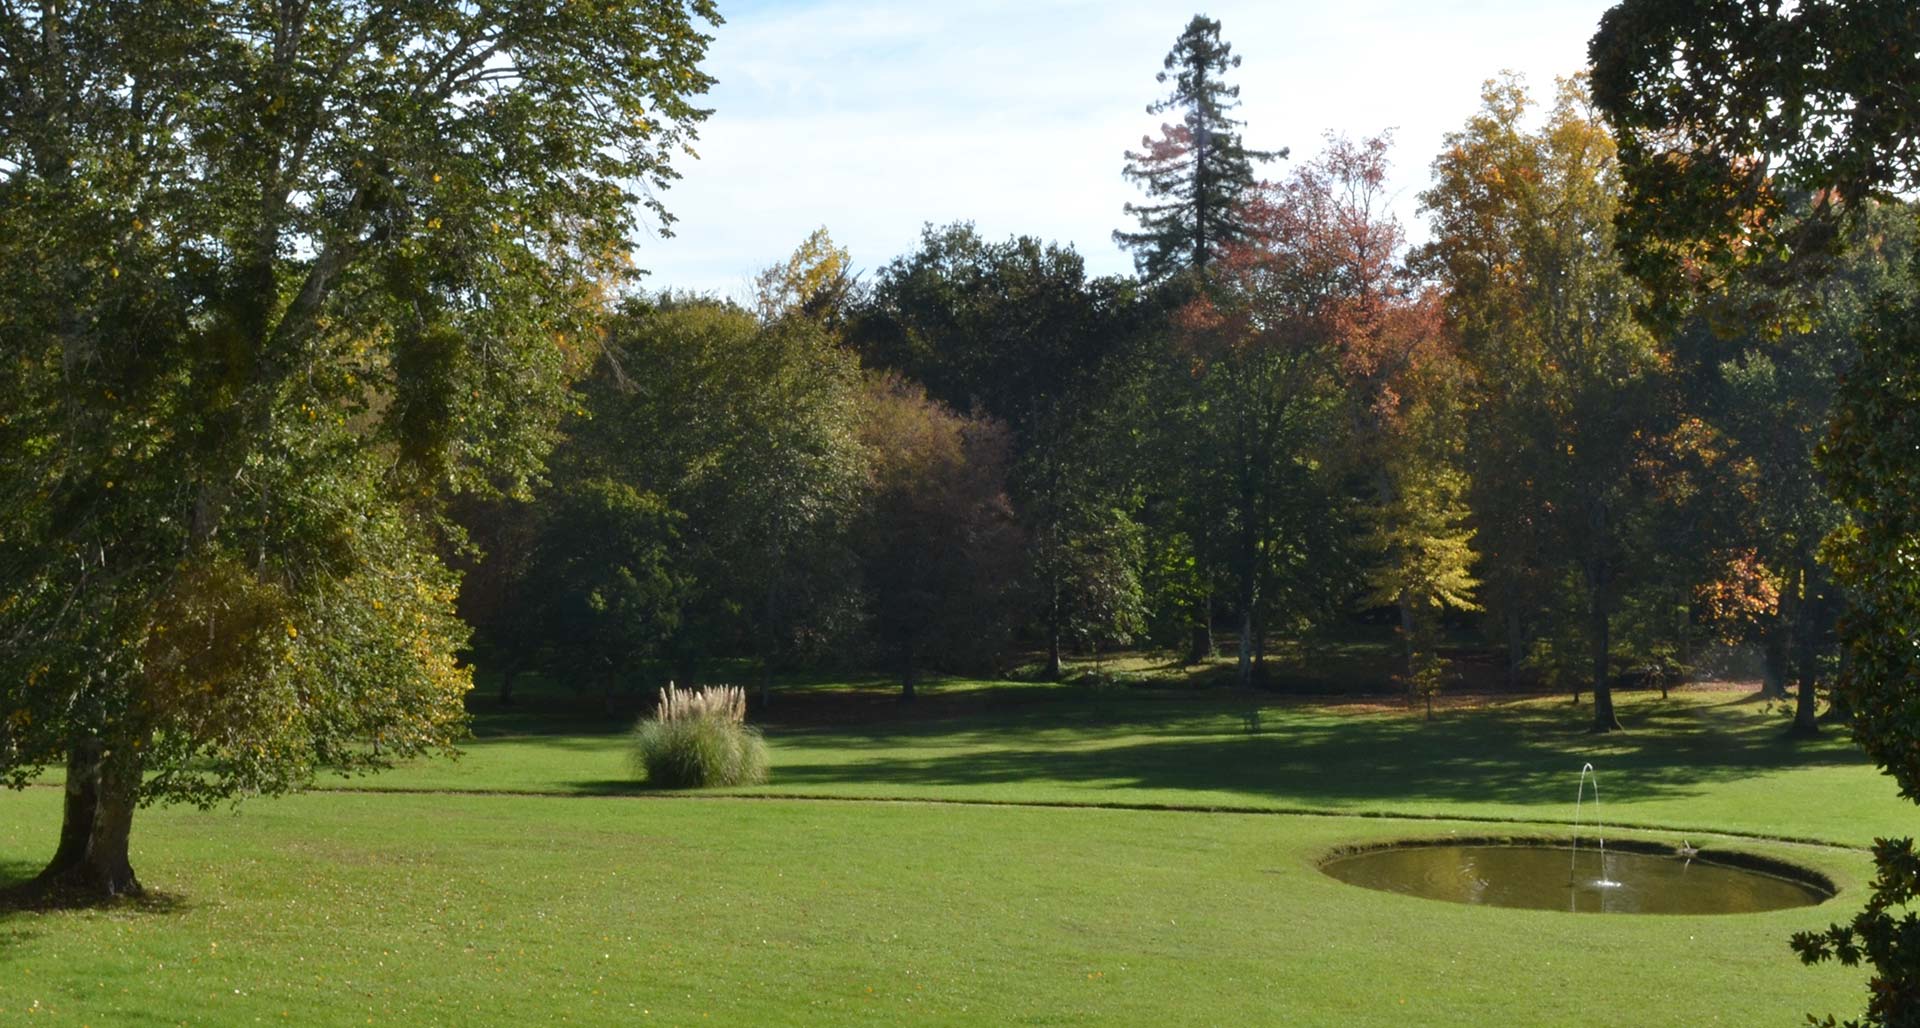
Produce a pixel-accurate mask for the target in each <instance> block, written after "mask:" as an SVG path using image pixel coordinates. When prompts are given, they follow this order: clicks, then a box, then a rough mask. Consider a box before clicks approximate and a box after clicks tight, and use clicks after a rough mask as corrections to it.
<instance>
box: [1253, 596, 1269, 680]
mask: <svg viewBox="0 0 1920 1028" xmlns="http://www.w3.org/2000/svg"><path fill="white" fill-rule="evenodd" d="M1252 628H1253V674H1254V678H1255V679H1256V680H1257V681H1259V682H1260V684H1262V685H1265V684H1266V682H1267V619H1266V618H1264V617H1262V616H1260V614H1259V612H1257V611H1256V612H1255V613H1254V616H1253V621H1252Z"/></svg>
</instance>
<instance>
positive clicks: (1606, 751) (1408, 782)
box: [773, 702, 1864, 809]
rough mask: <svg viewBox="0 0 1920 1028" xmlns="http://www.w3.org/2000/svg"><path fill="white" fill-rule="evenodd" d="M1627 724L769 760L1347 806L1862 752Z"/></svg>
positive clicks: (855, 744) (1813, 761)
mask: <svg viewBox="0 0 1920 1028" xmlns="http://www.w3.org/2000/svg"><path fill="white" fill-rule="evenodd" d="M1634 713H1635V726H1636V730H1635V731H1632V732H1628V733H1616V734H1610V735H1600V736H1595V735H1588V734H1586V733H1585V732H1584V730H1583V729H1584V727H1585V725H1584V719H1583V718H1581V717H1580V716H1578V715H1569V713H1568V712H1567V711H1565V710H1564V709H1554V708H1540V707H1520V708H1508V709H1497V710H1489V711H1475V712H1469V713H1464V714H1456V715H1453V716H1451V717H1450V718H1448V719H1447V720H1445V721H1439V722H1422V721H1419V720H1417V719H1413V718H1408V717H1368V716H1334V715H1328V714H1324V713H1322V714H1305V715H1300V714H1294V713H1291V712H1287V711H1281V712H1278V713H1275V714H1271V715H1270V716H1269V719H1268V721H1267V722H1266V724H1267V726H1268V727H1267V730H1265V731H1263V732H1261V733H1259V734H1251V733H1249V732H1248V731H1246V729H1245V727H1244V723H1243V722H1242V721H1241V720H1240V719H1239V718H1238V717H1237V716H1229V715H1226V714H1223V713H1220V712H1218V710H1217V709H1216V711H1215V712H1214V713H1213V714H1212V715H1211V716H1193V717H1186V718H1181V719H1176V720H1175V721H1174V722H1173V723H1172V724H1168V723H1165V722H1162V723H1159V724H1152V725H1136V724H1133V723H1132V722H1131V720H1130V719H1128V718H1125V717H1120V718H1115V719H1112V720H1111V721H1109V722H1107V723H1104V724H1102V723H1089V722H1087V721H1085V720H1082V721H1080V722H1077V723H1072V724H1068V723H1066V722H1062V721H1059V720H1057V719H1028V720H1026V721H1024V722H1022V721H1019V720H1011V721H1010V720H1009V719H996V720H995V721H994V722H992V723H991V724H983V723H979V722H978V721H975V722H974V723H971V724H967V725H949V726H939V727H936V726H903V727H902V728H901V729H900V730H898V731H893V732H886V733H879V732H872V731H864V732H852V733H847V732H843V733H833V732H830V731H820V732H815V733H810V734H808V735H807V736H806V737H804V738H802V739H799V740H796V741H798V742H800V744H801V745H802V746H803V747H805V748H807V749H814V750H825V751H828V754H827V755H831V753H832V752H833V751H850V752H851V753H853V754H867V755H857V756H855V757H854V758H853V759H846V760H831V759H829V760H825V761H821V762H818V763H804V762H803V763H796V764H792V765H781V764H778V763H777V764H776V768H775V776H774V778H775V780H774V783H773V784H774V785H775V787H779V786H799V787H824V786H847V785H869V786H873V785H880V786H884V785H901V786H946V787H978V786H994V785H1012V784H1026V785H1033V786H1041V787H1044V786H1046V785H1064V786H1070V787H1075V788H1083V789H1087V790H1090V791H1091V794H1092V795H1093V796H1097V795H1098V794H1099V793H1100V792H1103V791H1117V790H1150V791H1151V790H1164V791H1173V792H1181V791H1190V792H1206V793H1215V794H1219V793H1229V794H1238V795H1242V796H1245V797H1247V798H1248V799H1249V800H1258V801H1262V802H1268V803H1281V804H1287V805H1297V806H1302V807H1312V808H1326V809H1341V808H1345V807H1353V806H1363V805H1368V804H1377V803H1379V802H1382V801H1404V802H1409V803H1416V802H1428V801H1442V802H1450V803H1494V804H1512V805H1551V806H1559V805H1564V804H1565V802H1566V801H1567V800H1568V798H1569V795H1570V793H1571V790H1572V789H1573V785H1572V784H1571V783H1573V782H1575V781H1576V780H1577V775H1578V773H1579V769H1580V766H1581V765H1582V764H1583V763H1587V762H1591V763H1593V764H1594V765H1595V766H1596V767H1597V768H1599V769H1600V770H1601V774H1602V776H1603V780H1604V783H1605V790H1606V797H1607V799H1608V801H1610V802H1621V803H1631V802H1633V801H1636V800H1649V799H1661V798H1672V797H1684V796H1688V795H1697V794H1699V793H1701V792H1704V791H1705V790H1706V789H1707V788H1708V787H1709V786H1711V785H1714V784H1718V783H1725V782H1731V781H1735V780H1738V779H1743V778H1748V777H1752V776H1754V775H1756V774H1763V773H1768V772H1773V771H1783V770H1789V769H1795V768H1805V767H1827V766H1847V765H1858V764H1862V763H1864V759H1863V758H1862V757H1861V756H1860V754H1859V752H1858V751H1857V750H1856V749H1854V748H1853V747H1852V746H1851V744H1849V743H1847V742H1846V741H1845V740H1843V739H1840V738H1838V737H1837V735H1836V736H1835V737H1834V738H1830V739H1824V740H1821V741H1817V742H1813V743H1810V744H1809V743H1797V742H1792V741H1789V740H1787V739H1785V738H1783V737H1782V734H1781V732H1782V729H1783V727H1784V725H1783V724H1782V723H1778V722H1775V721H1774V720H1773V719H1769V718H1760V717H1745V716H1739V715H1737V714H1736V715H1733V716H1726V715H1717V714H1714V713H1711V712H1707V711H1703V709H1702V708H1701V707H1700V706H1698V705H1694V704H1683V703H1678V702H1675V703H1664V704H1663V703H1659V702H1648V703H1646V704H1645V705H1642V706H1639V707H1638V708H1637V709H1636V710H1635V712H1634Z"/></svg>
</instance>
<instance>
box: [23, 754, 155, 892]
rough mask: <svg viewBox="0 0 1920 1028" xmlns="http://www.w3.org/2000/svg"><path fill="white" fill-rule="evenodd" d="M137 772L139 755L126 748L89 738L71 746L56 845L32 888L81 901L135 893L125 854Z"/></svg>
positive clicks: (136, 795) (130, 865)
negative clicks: (75, 896)
mask: <svg viewBox="0 0 1920 1028" xmlns="http://www.w3.org/2000/svg"><path fill="white" fill-rule="evenodd" d="M140 772H141V758H140V752H139V750H138V749H137V748H135V747H133V746H131V745H127V746H121V747H118V748H112V747H109V746H108V745H107V744H106V743H105V742H103V741H102V740H100V739H98V738H94V737H88V738H84V739H79V740H76V741H75V742H74V744H73V747H72V749H71V750H70V751H69V752H68V755H67V795H66V804H65V808H64V810H63V812H62V815H61V822H60V845H59V847H58V848H57V849H56V850H55V851H54V855H53V859H52V860H50V861H48V863H47V866H46V869H45V870H43V871H41V872H40V875H39V877H38V878H37V879H35V881H34V885H35V886H36V887H38V888H40V889H43V890H46V891H49V892H59V893H67V894H73V895H78V896H81V897H84V898H99V899H111V898H113V897H116V896H137V895H139V894H140V892H141V888H140V881H139V879H138V878H136V877H135V876H134V873H133V863H132V860H131V859H130V857H129V855H128V850H127V840H128V837H129V835H130V834H131V832H132V830H133V811H134V807H135V806H136V804H137V803H138V801H139V799H140Z"/></svg>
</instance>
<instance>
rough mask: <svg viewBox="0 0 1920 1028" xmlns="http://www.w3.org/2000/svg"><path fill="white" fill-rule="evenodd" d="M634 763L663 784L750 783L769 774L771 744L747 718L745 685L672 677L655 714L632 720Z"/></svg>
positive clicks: (652, 780)
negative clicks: (691, 682) (693, 683)
mask: <svg viewBox="0 0 1920 1028" xmlns="http://www.w3.org/2000/svg"><path fill="white" fill-rule="evenodd" d="M633 764H634V768H635V770H636V771H639V772H640V773H642V774H644V775H645V776H646V780H647V782H648V784H650V785H655V786H659V787H660V788H663V789H698V788H701V787H703V786H717V785H752V784H755V783H758V782H764V781H766V780H767V744H766V743H765V742H764V741H763V740H762V739H761V738H760V730H759V729H757V728H755V727H753V726H752V725H749V724H747V694H746V691H745V690H743V689H741V688H739V687H738V686H732V685H721V686H709V687H706V688H701V689H678V688H675V687H674V686H673V684H672V683H668V685H667V687H666V688H665V689H662V690H660V704H659V706H658V707H657V708H656V709H655V710H654V714H653V716H652V717H649V718H643V719H641V721H640V723H639V724H637V725H635V726H634V729H633Z"/></svg>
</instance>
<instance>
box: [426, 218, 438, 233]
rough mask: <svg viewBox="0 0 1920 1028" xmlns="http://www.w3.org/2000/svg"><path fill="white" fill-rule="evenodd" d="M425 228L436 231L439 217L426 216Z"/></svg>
mask: <svg viewBox="0 0 1920 1028" xmlns="http://www.w3.org/2000/svg"><path fill="white" fill-rule="evenodd" d="M427 228H429V229H433V230H435V231H438V230H439V228H440V219H439V218H428V219H427Z"/></svg>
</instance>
